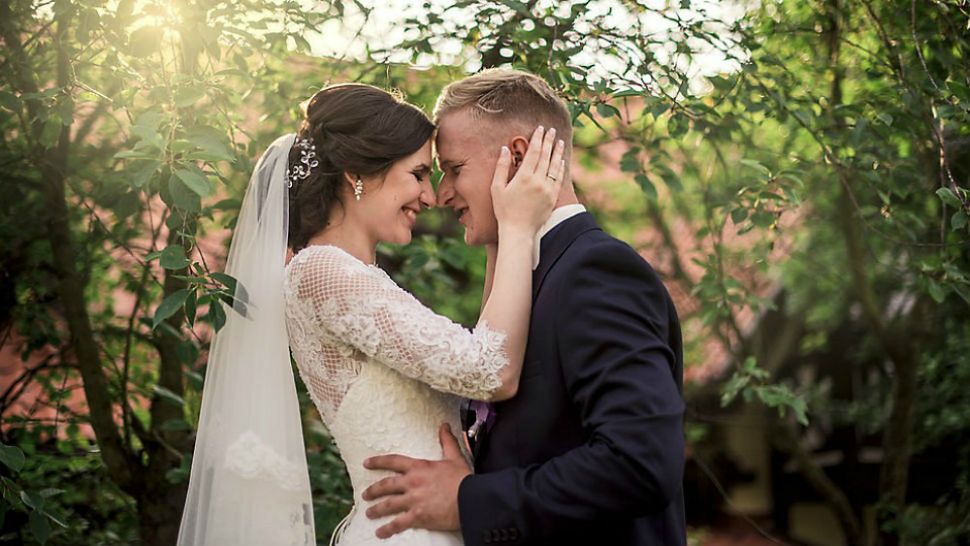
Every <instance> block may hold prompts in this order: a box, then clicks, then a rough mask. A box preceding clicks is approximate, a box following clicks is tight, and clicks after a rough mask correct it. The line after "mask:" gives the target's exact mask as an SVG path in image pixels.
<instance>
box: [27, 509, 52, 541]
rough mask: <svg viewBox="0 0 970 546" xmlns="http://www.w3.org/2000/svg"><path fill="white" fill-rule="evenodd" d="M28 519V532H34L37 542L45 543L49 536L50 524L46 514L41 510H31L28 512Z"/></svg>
mask: <svg viewBox="0 0 970 546" xmlns="http://www.w3.org/2000/svg"><path fill="white" fill-rule="evenodd" d="M29 521H30V532H31V533H33V534H34V538H36V539H37V542H40V543H41V544H47V539H48V538H50V534H51V524H50V522H49V521H47V516H45V515H44V514H43V513H42V512H38V511H33V512H31V513H30V516H29Z"/></svg>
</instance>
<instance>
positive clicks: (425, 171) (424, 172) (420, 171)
mask: <svg viewBox="0 0 970 546" xmlns="http://www.w3.org/2000/svg"><path fill="white" fill-rule="evenodd" d="M411 174H412V175H414V178H416V179H417V180H418V184H420V183H422V182H424V177H426V176H428V175H429V174H431V167H428V166H427V165H421V166H420V167H418V168H417V169H414V170H413V171H411Z"/></svg>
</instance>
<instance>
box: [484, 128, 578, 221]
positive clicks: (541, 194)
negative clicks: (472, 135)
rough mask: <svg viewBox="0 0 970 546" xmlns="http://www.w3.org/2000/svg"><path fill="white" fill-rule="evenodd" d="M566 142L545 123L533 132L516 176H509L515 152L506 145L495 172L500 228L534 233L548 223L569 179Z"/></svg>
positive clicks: (494, 197)
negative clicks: (561, 190)
mask: <svg viewBox="0 0 970 546" xmlns="http://www.w3.org/2000/svg"><path fill="white" fill-rule="evenodd" d="M565 147H566V146H565V142H563V141H562V140H557V139H556V130H555V129H554V128H553V129H549V130H548V131H546V130H545V129H544V128H543V127H542V126H541V125H540V126H539V127H537V128H536V130H535V132H533V133H532V138H531V140H530V141H529V149H528V150H527V151H526V152H525V157H523V158H522V162H521V164H520V165H519V166H518V169H517V170H516V172H515V176H513V177H512V178H511V179H509V169H510V168H511V164H512V154H511V152H510V151H509V149H508V148H507V147H505V146H503V147H502V152H501V153H500V154H499V159H498V162H497V163H496V165H495V173H494V174H493V175H492V190H491V191H492V206H493V208H494V209H495V218H496V219H497V220H498V223H499V230H500V231H501V230H502V229H503V228H506V229H507V228H512V229H522V230H525V231H527V232H529V234H530V235H534V234H535V233H536V232H537V231H538V230H539V228H540V227H541V226H542V224H544V223H545V222H546V220H547V219H548V218H549V215H550V214H551V213H552V209H553V207H554V206H555V204H556V201H557V200H558V198H559V190H560V189H561V188H562V182H563V178H565V176H564V175H565V171H566V169H565V161H564V160H563V153H564V151H565Z"/></svg>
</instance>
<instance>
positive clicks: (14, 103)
mask: <svg viewBox="0 0 970 546" xmlns="http://www.w3.org/2000/svg"><path fill="white" fill-rule="evenodd" d="M0 106H2V107H4V108H6V109H7V110H10V111H11V112H13V113H17V112H19V111H20V108H21V105H20V99H19V98H18V97H17V95H14V94H13V93H10V92H7V91H0Z"/></svg>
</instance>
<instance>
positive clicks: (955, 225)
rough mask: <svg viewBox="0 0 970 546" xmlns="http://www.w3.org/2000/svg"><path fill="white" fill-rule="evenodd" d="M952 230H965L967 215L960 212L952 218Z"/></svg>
mask: <svg viewBox="0 0 970 546" xmlns="http://www.w3.org/2000/svg"><path fill="white" fill-rule="evenodd" d="M950 224H951V229H953V230H954V231H956V230H958V229H963V228H964V227H966V225H967V213H966V212H964V211H963V210H958V211H957V212H956V213H955V214H954V215H953V217H952V218H950Z"/></svg>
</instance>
